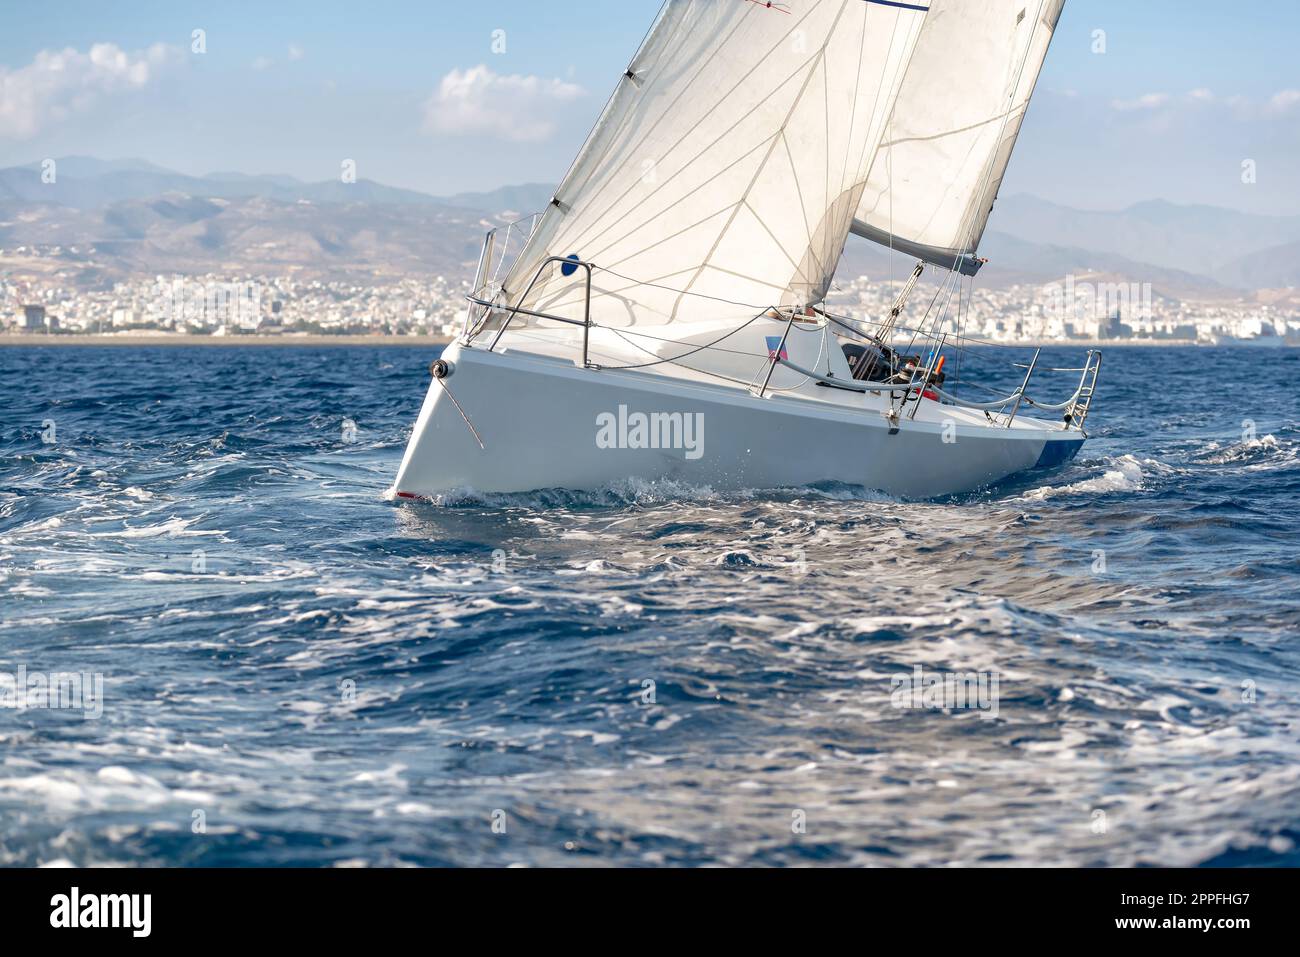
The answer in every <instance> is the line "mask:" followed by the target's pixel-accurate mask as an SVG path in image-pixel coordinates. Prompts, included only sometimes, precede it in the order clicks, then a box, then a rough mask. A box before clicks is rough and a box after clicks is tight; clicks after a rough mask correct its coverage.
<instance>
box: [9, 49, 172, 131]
mask: <svg viewBox="0 0 1300 957" xmlns="http://www.w3.org/2000/svg"><path fill="white" fill-rule="evenodd" d="M178 56H179V54H178V51H177V50H176V48H175V47H170V46H167V45H165V44H162V43H155V44H154V45H153V46H151V47H150V48H149V49H147V50H143V51H140V52H137V53H134V54H130V53H127V52H125V51H124V50H122V49H121V48H119V47H118V46H117V45H116V44H113V43H96V44H95V45H94V46H92V47H91V48H90V50H89V51H88V52H86V53H81V52H79V51H77V50H74V49H73V48H72V47H68V48H67V49H64V50H42V51H41V52H40V53H37V54H36V58H35V59H34V60H32V62H31V63H29V64H28V65H27V66H24V67H19V68H18V69H16V70H9V69H6V68H4V67H0V136H9V137H13V138H14V139H20V140H24V139H31V138H32V137H33V136H35V135H36V134H37V133H39V132H40V131H41V128H42V127H43V126H46V125H48V124H49V123H56V122H60V121H62V120H65V119H67V118H68V117H69V116H72V115H74V114H76V113H83V112H85V111H86V110H89V109H91V108H92V107H94V105H95V104H96V103H98V102H99V101H100V100H101V99H102V98H103V97H105V96H109V95H112V94H115V93H122V92H129V91H132V90H140V89H143V88H145V87H147V86H148V85H149V84H150V83H152V82H153V81H154V80H155V79H157V76H158V73H159V70H160V69H161V68H162V67H164V66H165V65H166V64H167V63H169V62H171V61H173V60H175V59H177V58H178Z"/></svg>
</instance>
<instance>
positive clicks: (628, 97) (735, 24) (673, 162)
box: [500, 0, 962, 325]
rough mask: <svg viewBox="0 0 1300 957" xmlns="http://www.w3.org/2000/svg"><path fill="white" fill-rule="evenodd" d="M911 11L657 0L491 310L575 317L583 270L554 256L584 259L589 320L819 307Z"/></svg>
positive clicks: (915, 11) (812, 3)
mask: <svg viewBox="0 0 1300 957" xmlns="http://www.w3.org/2000/svg"><path fill="white" fill-rule="evenodd" d="M926 9H927V7H926V4H925V3H924V2H918V3H903V2H898V0H789V2H788V3H773V4H768V3H763V2H754V0H668V2H667V3H666V4H665V5H664V8H663V9H662V10H661V12H660V15H659V18H658V20H657V21H656V23H655V25H654V27H653V28H652V29H651V31H650V33H649V34H648V35H647V37H646V39H645V41H644V42H643V44H642V47H641V49H640V50H639V51H638V53H637V55H636V57H635V58H634V60H633V61H632V63H631V65H630V66H629V67H628V70H627V72H626V74H625V75H624V77H623V79H622V80H621V81H620V83H619V85H618V88H617V89H616V91H615V92H614V94H613V96H612V97H611V99H610V101H609V103H608V104H607V105H606V107H605V110H604V112H603V113H602V115H601V117H600V119H599V121H598V122H597V124H596V126H595V128H594V129H593V130H592V132H591V134H590V136H589V137H588V139H587V142H586V144H585V145H584V146H583V148H582V150H581V151H580V152H579V154H578V157H577V159H576V160H575V161H574V163H573V166H572V167H571V168H570V170H569V172H568V174H567V175H566V176H565V178H564V181H563V182H562V183H561V185H560V187H559V189H558V190H557V192H556V195H555V198H554V200H553V201H552V203H551V205H550V207H549V208H548V209H547V210H546V212H545V214H544V215H543V216H542V218H541V220H540V221H539V223H538V225H537V228H536V229H535V230H534V232H533V234H532V236H531V237H530V239H529V242H528V244H527V245H526V246H525V248H524V250H523V252H522V253H521V254H520V257H519V259H518V260H517V261H516V263H515V264H514V266H513V267H512V269H511V270H510V272H509V273H508V274H507V276H506V279H505V283H504V291H503V292H502V293H501V297H500V298H501V300H502V301H503V302H505V303H508V304H510V305H515V306H520V307H523V308H525V309H529V310H532V311H539V312H545V313H548V314H551V315H563V316H566V317H570V318H581V317H582V315H583V311H584V306H585V282H586V275H585V271H584V270H583V269H582V268H576V267H574V266H570V265H567V264H566V265H560V264H557V263H551V264H549V265H548V264H546V260H547V259H548V258H549V257H553V256H554V257H571V258H574V259H579V260H582V261H584V262H591V263H594V264H596V266H597V267H599V268H598V269H597V270H596V271H595V273H594V275H593V276H592V286H593V288H592V297H591V312H592V318H593V319H595V320H596V321H598V322H600V323H601V324H602V325H658V324H662V323H667V322H672V321H674V320H691V321H698V320H713V319H718V318H722V317H728V318H731V317H736V316H742V315H743V316H746V317H747V316H750V315H753V314H754V312H755V310H756V308H757V309H762V308H765V307H767V306H789V305H802V304H806V303H815V302H818V301H820V300H821V299H822V298H823V297H824V295H825V294H826V292H827V290H828V289H829V287H830V282H831V277H832V275H833V274H834V271H835V267H836V264H837V263H838V261H839V258H840V255H841V253H842V252H843V248H844V243H845V240H846V239H847V236H848V231H849V227H850V225H851V223H852V220H853V216H854V212H855V211H856V210H858V209H859V208H860V203H861V200H862V198H863V189H864V187H865V186H866V184H867V176H868V172H869V170H870V167H871V164H872V162H873V161H874V159H875V158H876V157H877V156H878V155H879V150H880V146H881V144H882V142H883V141H884V138H885V135H886V130H887V126H888V119H889V116H890V114H891V112H893V110H894V103H895V99H896V97H897V95H898V93H899V88H900V85H901V83H902V80H903V77H904V74H905V71H906V70H907V68H908V63H909V60H910V59H911V57H912V51H913V48H914V46H915V44H916V42H917V38H918V36H919V35H920V33H921V28H922V24H923V23H924V22H925V20H926V17H927V16H928V14H927V13H926ZM961 92H962V91H961V90H953V91H950V94H951V95H954V96H960V95H961ZM939 188H942V186H941V185H940V186H939ZM539 269H540V272H539ZM534 280H535V281H534ZM530 286H531V288H530Z"/></svg>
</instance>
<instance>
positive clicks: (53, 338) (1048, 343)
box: [0, 333, 1285, 349]
mask: <svg viewBox="0 0 1300 957" xmlns="http://www.w3.org/2000/svg"><path fill="white" fill-rule="evenodd" d="M451 341H452V337H451V336H387V335H385V336H325V335H316V334H309V335H281V336H196V335H190V334H174V333H148V334H139V335H137V334H132V333H128V334H125V335H121V334H112V333H108V334H103V333H66V334H55V335H48V334H45V333H0V347H4V346H214V347H219V346H232V347H237V348H245V347H275V346H313V347H316V346H324V347H341V346H404V347H416V346H423V347H429V346H445V345H447V344H448V343H450V342H451ZM965 345H966V346H967V347H968V348H978V347H985V348H991V347H996V346H1009V347H1012V348H1030V349H1034V348H1040V347H1041V348H1048V347H1057V346H1060V347H1062V348H1069V347H1075V346H1077V347H1079V348H1085V349H1098V348H1102V349H1105V348H1125V349H1127V348H1136V349H1152V348H1161V347H1164V346H1170V347H1174V348H1187V347H1194V346H1204V347H1207V348H1215V345H1213V344H1211V343H1200V342H1195V341H1192V340H1187V339H1163V340H1154V339H1065V340H1061V339H1024V340H1016V341H1013V342H969V341H968V342H966V343H965ZM1228 345H1229V346H1250V347H1251V348H1258V347H1256V346H1252V344H1251V343H1249V342H1233V343H1229V344H1228ZM1277 348H1285V346H1279V347H1277Z"/></svg>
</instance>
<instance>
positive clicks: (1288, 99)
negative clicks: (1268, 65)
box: [1268, 90, 1300, 113]
mask: <svg viewBox="0 0 1300 957" xmlns="http://www.w3.org/2000/svg"><path fill="white" fill-rule="evenodd" d="M1297 104H1300V90H1280V91H1279V92H1277V93H1275V94H1273V98H1272V99H1271V100H1269V101H1268V105H1269V107H1270V108H1271V109H1273V110H1274V111H1276V112H1278V113H1285V112H1286V111H1287V110H1289V109H1291V108H1292V107H1293V106H1296V105H1297Z"/></svg>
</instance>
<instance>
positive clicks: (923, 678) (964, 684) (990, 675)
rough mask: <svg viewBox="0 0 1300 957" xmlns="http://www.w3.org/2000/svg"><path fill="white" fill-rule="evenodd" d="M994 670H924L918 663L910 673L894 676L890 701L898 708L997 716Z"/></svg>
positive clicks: (996, 687)
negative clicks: (966, 710)
mask: <svg viewBox="0 0 1300 957" xmlns="http://www.w3.org/2000/svg"><path fill="white" fill-rule="evenodd" d="M1000 680H1001V676H1000V675H999V674H998V672H996V671H968V672H939V671H926V670H925V669H924V668H922V667H921V666H920V665H917V666H916V667H915V668H913V669H912V673H911V674H907V673H903V674H897V675H894V676H893V678H891V679H890V687H891V688H892V689H893V690H892V691H891V692H890V695H889V703H890V704H891V705H893V706H894V707H895V708H898V709H900V710H904V709H915V710H930V711H956V710H959V709H963V710H964V709H973V710H976V711H980V712H982V713H981V714H980V717H981V718H996V717H997V716H998V683H999V681H1000Z"/></svg>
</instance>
